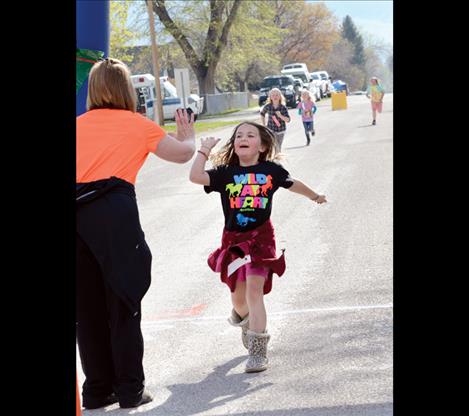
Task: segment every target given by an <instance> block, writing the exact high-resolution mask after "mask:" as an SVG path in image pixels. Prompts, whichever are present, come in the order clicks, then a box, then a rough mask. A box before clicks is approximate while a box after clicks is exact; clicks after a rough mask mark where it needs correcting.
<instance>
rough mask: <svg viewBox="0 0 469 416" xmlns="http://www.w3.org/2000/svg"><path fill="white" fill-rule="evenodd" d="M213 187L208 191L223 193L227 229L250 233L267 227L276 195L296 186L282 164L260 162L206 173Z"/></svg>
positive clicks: (221, 167) (207, 188)
mask: <svg viewBox="0 0 469 416" xmlns="http://www.w3.org/2000/svg"><path fill="white" fill-rule="evenodd" d="M207 173H208V174H209V176H210V186H204V189H205V192H207V193H210V192H212V191H215V192H220V196H221V203H222V205H223V214H224V215H225V228H226V229H227V230H229V231H249V230H252V229H254V228H257V227H259V226H260V225H262V224H264V223H265V222H266V221H267V220H268V219H269V218H270V214H271V212H272V198H273V195H274V192H275V191H277V189H278V188H279V187H280V186H281V187H283V188H289V187H290V186H292V185H293V180H292V178H290V174H289V173H288V171H287V170H285V169H284V168H283V167H282V166H281V165H280V164H278V163H274V162H267V161H266V162H259V163H258V164H257V165H254V166H227V165H223V166H218V167H216V168H215V169H210V170H208V171H207Z"/></svg>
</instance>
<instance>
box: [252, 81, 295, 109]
mask: <svg viewBox="0 0 469 416" xmlns="http://www.w3.org/2000/svg"><path fill="white" fill-rule="evenodd" d="M272 88H278V89H279V90H280V91H282V94H283V96H284V97H285V100H286V102H287V107H291V108H294V107H296V104H297V102H298V97H297V92H296V89H295V80H294V79H293V77H292V76H291V75H270V76H268V77H265V78H264V80H263V81H262V84H261V89H260V90H259V106H263V105H264V104H265V102H266V101H267V98H268V95H269V91H270V90H271V89H272Z"/></svg>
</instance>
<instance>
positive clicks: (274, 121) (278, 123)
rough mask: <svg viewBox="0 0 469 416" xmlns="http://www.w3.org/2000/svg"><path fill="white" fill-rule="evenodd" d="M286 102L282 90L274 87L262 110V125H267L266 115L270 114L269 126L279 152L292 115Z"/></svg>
mask: <svg viewBox="0 0 469 416" xmlns="http://www.w3.org/2000/svg"><path fill="white" fill-rule="evenodd" d="M285 103H286V101H285V97H284V96H283V94H282V92H281V91H280V90H279V89H278V88H272V89H271V90H270V92H269V98H268V99H267V104H266V105H265V106H264V107H263V108H262V110H261V122H262V125H264V126H265V115H266V114H268V120H267V127H268V128H269V129H270V130H272V132H273V133H274V137H275V142H276V145H277V150H278V151H279V152H280V151H281V150H282V143H283V138H284V136H285V130H286V129H287V125H286V123H289V122H290V115H289V114H288V109H287V107H286V106H285Z"/></svg>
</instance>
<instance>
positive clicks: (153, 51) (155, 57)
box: [146, 0, 164, 126]
mask: <svg viewBox="0 0 469 416" xmlns="http://www.w3.org/2000/svg"><path fill="white" fill-rule="evenodd" d="M146 3H147V11H148V18H149V20H150V34H151V55H152V61H153V73H154V76H155V88H156V95H157V96H156V106H155V110H156V108H158V111H155V121H156V122H157V123H158V124H159V125H160V126H164V113H163V103H162V98H161V86H160V65H159V63H158V57H159V54H158V46H157V44H156V34H155V18H154V16H153V8H152V2H151V0H146ZM157 113H158V116H157ZM157 118H158V120H157Z"/></svg>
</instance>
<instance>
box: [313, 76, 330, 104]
mask: <svg viewBox="0 0 469 416" xmlns="http://www.w3.org/2000/svg"><path fill="white" fill-rule="evenodd" d="M309 75H310V79H311V83H312V84H313V85H314V86H315V87H316V89H317V90H318V95H319V99H318V98H317V100H318V101H319V100H320V99H321V98H324V97H325V96H327V82H326V81H324V80H323V79H322V78H321V76H320V75H319V74H318V73H317V72H311V73H310V74H309Z"/></svg>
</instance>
